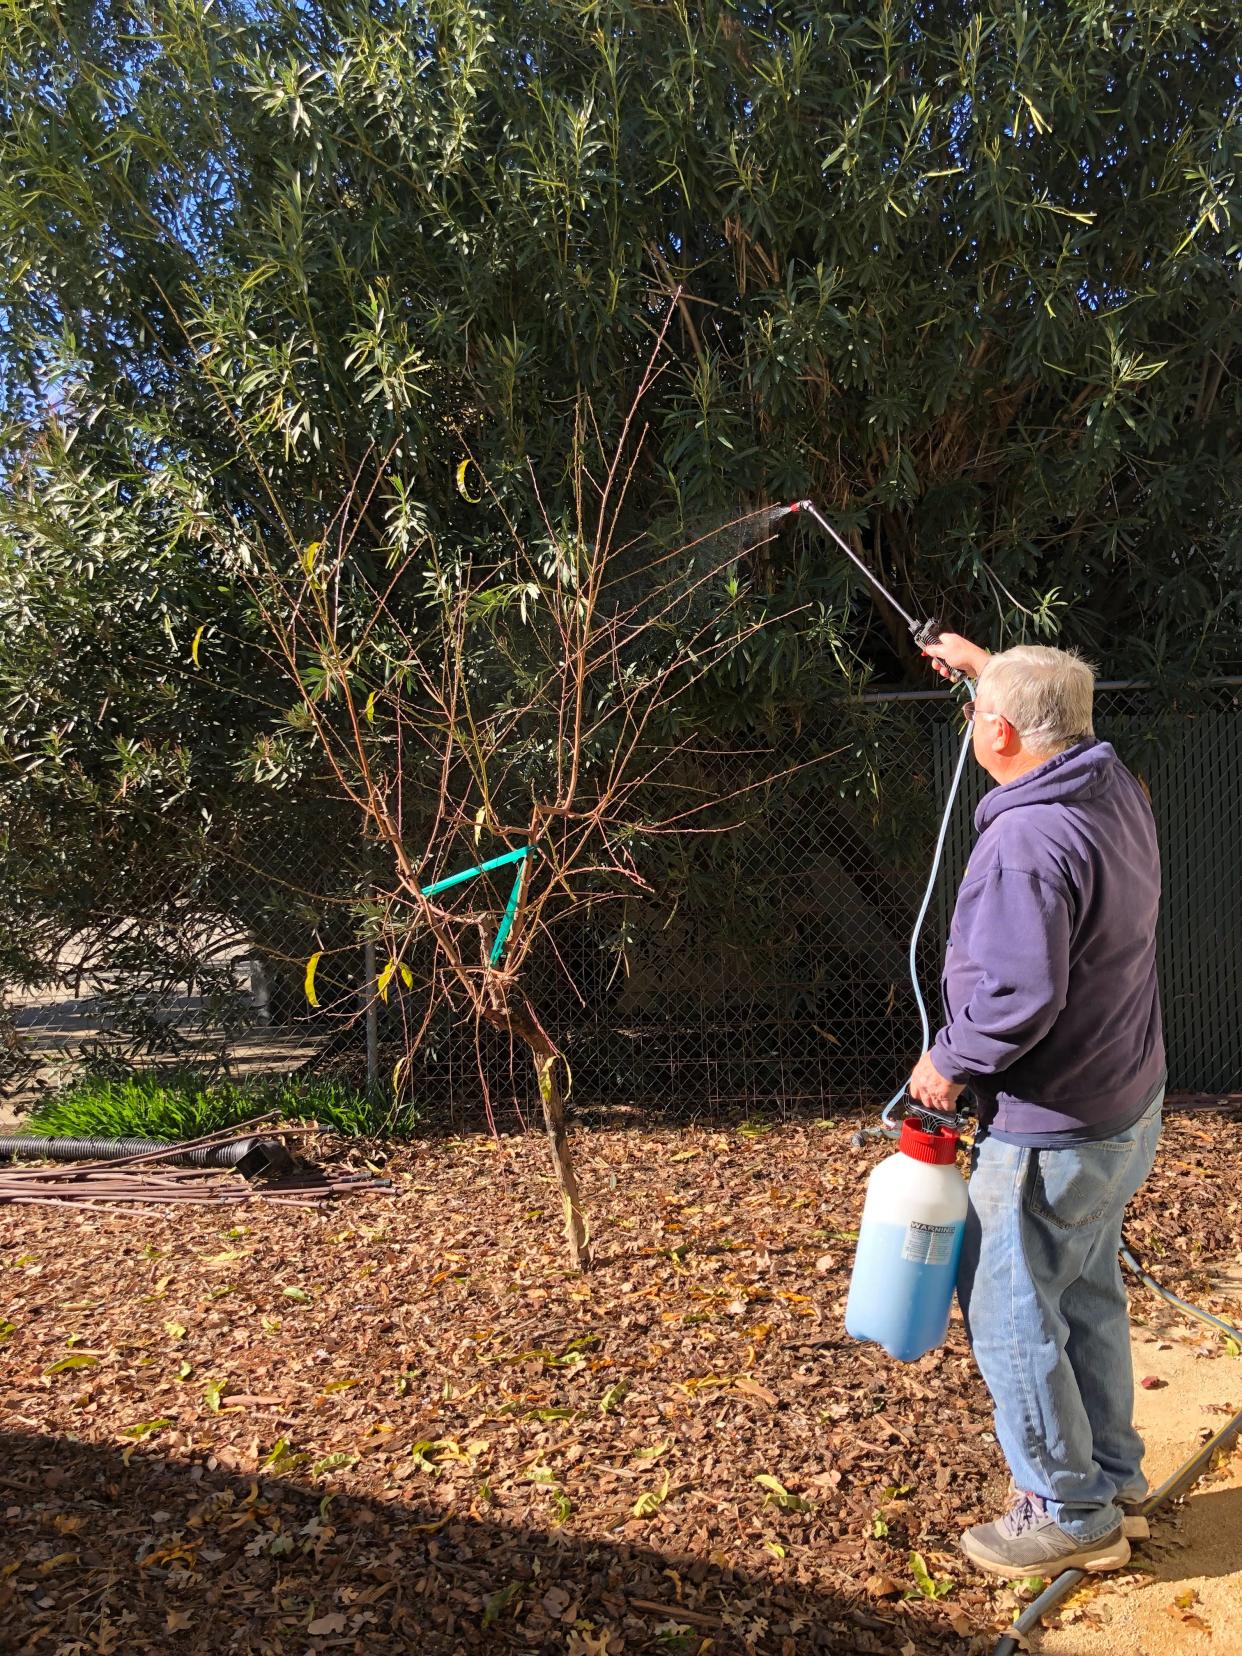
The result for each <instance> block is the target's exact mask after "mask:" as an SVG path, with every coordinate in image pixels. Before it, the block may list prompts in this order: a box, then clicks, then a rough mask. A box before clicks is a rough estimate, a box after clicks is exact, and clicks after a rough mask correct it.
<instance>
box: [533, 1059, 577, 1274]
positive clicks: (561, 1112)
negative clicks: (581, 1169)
mask: <svg viewBox="0 0 1242 1656" xmlns="http://www.w3.org/2000/svg"><path fill="white" fill-rule="evenodd" d="M531 1055H532V1057H533V1058H534V1060H535V1074H536V1076H537V1077H538V1080H539V1099H540V1102H541V1103H542V1105H543V1125H544V1130H545V1132H546V1133H547V1135H548V1144H549V1146H550V1147H551V1150H552V1167H553V1170H554V1171H555V1173H556V1182H557V1184H558V1185H559V1186H560V1191H561V1207H562V1210H563V1212H564V1215H565V1240H566V1242H567V1243H568V1244H569V1258H570V1261H571V1263H572V1264H573V1266H574V1269H575V1270H578V1271H587V1270H590V1268H591V1244H590V1241H589V1240H588V1236H587V1223H586V1216H585V1215H584V1214H583V1211H582V1204H581V1201H580V1200H579V1197H578V1180H577V1177H576V1176H575V1174H574V1164H573V1160H572V1158H571V1157H570V1154H569V1137H568V1135H567V1133H566V1131H565V1096H564V1093H563V1092H562V1091H561V1083H560V1078H559V1076H558V1075H557V1064H558V1063H562V1064H563V1063H564V1061H565V1060H564V1059H563V1058H562V1057H561V1055H560V1053H559V1052H556V1051H554V1050H553V1049H552V1048H551V1047H549V1046H546V1045H545V1044H544V1043H542V1042H539V1043H535V1042H532V1043H531Z"/></svg>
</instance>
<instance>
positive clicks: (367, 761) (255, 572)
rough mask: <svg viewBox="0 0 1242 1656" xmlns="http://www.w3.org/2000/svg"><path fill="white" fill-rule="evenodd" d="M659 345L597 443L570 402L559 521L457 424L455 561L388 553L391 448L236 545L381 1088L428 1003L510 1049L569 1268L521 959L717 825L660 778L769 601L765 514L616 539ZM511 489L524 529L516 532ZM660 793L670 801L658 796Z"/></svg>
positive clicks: (586, 1258)
mask: <svg viewBox="0 0 1242 1656" xmlns="http://www.w3.org/2000/svg"><path fill="white" fill-rule="evenodd" d="M670 314H671V312H670ZM664 326H665V327H667V320H666V321H665V324H664ZM663 344H664V330H663V329H661V330H660V332H659V335H658V337H657V340H656V344H655V348H654V349H653V351H652V353H651V356H650V358H649V360H648V361H647V362H646V365H645V367H644V369H643V371H642V373H641V377H640V379H639V383H638V386H637V389H636V391H635V393H634V396H633V400H632V403H631V404H630V406H629V409H628V413H627V415H626V417H625V419H624V422H623V425H622V427H621V430H620V434H619V438H618V440H617V442H616V443H615V444H614V445H613V446H612V448H611V452H608V453H605V452H603V444H602V440H601V439H600V436H599V432H598V430H597V428H596V425H595V422H594V419H593V417H592V410H591V407H590V405H589V404H587V403H585V402H584V403H582V404H581V405H580V407H579V412H578V419H577V421H576V426H575V432H576V436H575V443H574V452H573V454H572V455H571V456H570V457H569V466H570V473H569V475H570V479H571V482H572V488H571V489H570V490H568V491H564V490H562V494H563V495H565V496H567V498H568V499H569V500H570V501H571V505H570V507H569V508H568V509H566V510H565V512H564V513H563V515H562V516H559V517H555V518H554V516H553V515H552V513H550V512H549V511H547V510H546V509H545V507H544V504H543V501H542V498H541V495H540V489H539V480H538V478H537V477H536V476H535V475H534V473H533V471H529V470H528V473H527V476H526V477H525V479H524V480H523V481H522V485H521V490H520V491H518V490H515V488H514V487H513V486H510V487H508V488H507V490H506V493H505V496H504V497H502V495H501V492H500V491H499V490H498V489H496V488H494V487H493V486H492V485H491V484H490V482H489V480H488V479H486V478H484V477H483V476H482V474H481V472H479V470H478V468H477V467H476V466H475V465H474V463H473V460H472V459H471V457H470V455H469V449H468V445H467V443H466V439H465V437H464V436H463V434H462V433H461V432H460V431H457V432H456V433H455V437H454V441H455V443H456V444H457V445H458V453H459V454H461V455H462V456H463V458H462V459H461V460H460V462H459V463H458V465H457V485H458V488H459V490H460V491H461V493H463V494H464V495H466V497H467V498H468V499H471V500H472V501H474V502H475V503H476V506H477V511H478V513H479V515H480V520H481V521H482V522H484V523H485V524H490V525H492V531H491V532H490V533H489V534H488V535H481V536H480V537H479V540H478V541H476V542H475V543H474V544H473V545H472V547H471V548H470V549H469V550H468V551H463V550H460V549H454V550H452V551H451V552H450V551H449V550H448V549H446V548H445V547H444V546H443V545H440V544H438V543H437V542H436V541H435V540H434V539H433V538H431V537H417V538H411V537H409V536H406V537H405V541H406V542H407V544H404V545H403V544H402V537H401V536H400V534H399V533H398V527H399V523H400V519H401V515H402V511H403V499H402V495H401V490H400V485H399V482H397V481H395V477H396V470H395V467H394V465H393V457H392V456H391V455H389V456H385V457H383V459H382V460H376V461H375V463H374V466H373V468H372V469H373V475H372V476H370V478H369V480H368V481H367V483H366V485H365V486H364V484H363V481H362V479H361V478H360V479H359V481H358V484H357V486H356V487H355V488H354V490H353V491H351V493H350V495H349V497H348V498H347V499H346V500H345V501H344V502H343V503H342V504H341V506H340V507H339V509H338V510H337V512H336V513H335V515H334V517H333V518H332V520H331V522H329V523H328V524H327V525H326V526H325V527H324V529H323V531H322V533H321V535H320V537H319V538H318V539H317V540H315V541H313V542H311V543H310V544H309V545H307V546H301V547H299V546H297V545H296V539H295V537H289V539H290V552H291V555H290V556H289V558H288V560H287V562H285V563H284V564H280V563H278V562H277V561H275V560H274V559H272V558H271V557H270V556H264V555H263V554H261V553H255V552H253V551H252V552H251V555H250V557H249V574H248V577H247V578H248V580H249V581H250V584H251V588H252V591H253V593H254V596H255V600H256V608H257V612H258V614H259V616H260V617H261V619H262V623H263V629H264V630H265V632H266V634H267V637H268V643H269V647H270V649H271V652H272V654H273V656H274V658H275V659H277V660H279V661H280V662H281V663H282V664H283V667H284V668H285V670H286V671H287V673H288V676H289V679H290V681H291V683H292V684H293V685H294V686H295V688H296V691H297V706H296V708H295V712H294V714H293V715H291V717H292V718H293V722H294V723H295V724H297V725H300V727H301V729H302V731H303V733H304V734H305V735H306V736H307V737H309V738H310V739H311V740H312V741H313V743H314V744H315V746H316V747H317V749H318V750H319V751H320V752H321V753H322V755H323V756H324V757H325V758H326V760H327V762H328V764H329V766H330V768H331V771H332V774H333V776H334V777H335V780H336V783H337V785H338V786H339V788H340V789H341V790H342V792H343V793H344V795H345V796H346V798H348V799H349V800H350V801H351V802H352V803H353V805H354V806H355V807H356V809H357V811H358V813H359V817H360V821H361V826H362V829H363V831H364V832H365V833H366V835H367V836H369V837H370V839H372V840H373V841H374V842H375V845H376V849H377V851H378V852H379V853H380V854H381V866H385V867H386V869H387V876H386V881H385V880H381V882H380V884H379V885H378V887H377V890H376V892H375V895H374V899H373V901H372V902H371V903H370V904H369V922H368V924H369V935H370V936H371V938H372V939H373V940H374V941H375V943H376V945H377V949H378V953H379V957H380V958H381V959H382V960H383V962H384V964H383V967H382V969H381V970H380V971H379V973H378V975H377V982H376V985H375V992H376V993H377V994H379V995H381V996H383V997H384V998H385V999H387V998H388V995H389V993H390V990H391V989H392V988H393V987H394V986H396V987H397V988H398V990H400V989H401V988H402V987H404V989H405V990H406V991H407V992H406V993H404V994H401V993H399V994H398V1001H399V1004H400V1006H401V1010H402V1017H403V1021H404V1025H405V1035H404V1041H403V1045H404V1048H405V1051H404V1055H403V1057H402V1058H401V1060H400V1061H399V1062H398V1064H397V1065H396V1068H395V1070H394V1072H393V1080H394V1084H395V1086H396V1087H398V1088H399V1087H400V1086H401V1084H402V1080H403V1076H404V1075H407V1074H408V1070H409V1060H410V1057H411V1056H412V1054H413V1052H414V1051H415V1050H416V1049H417V1047H418V1045H419V1043H420V1041H421V1040H422V1038H423V1036H424V1035H425V1033H426V1031H427V1028H428V1026H429V1023H430V1020H431V1018H432V1015H433V1013H434V1012H435V1010H436V1009H437V1008H438V1007H441V1006H443V1005H444V1004H445V1002H447V1003H448V1004H449V1005H450V1006H451V1007H452V1009H453V1011H454V1014H455V1015H456V1016H457V1017H459V1018H464V1019H468V1020H472V1021H473V1023H474V1024H475V1026H476V1028H481V1027H483V1026H488V1027H490V1028H492V1029H495V1030H498V1031H500V1032H501V1033H502V1034H503V1035H504V1036H505V1037H507V1038H508V1040H509V1042H510V1043H511V1048H512V1049H514V1050H517V1049H520V1048H525V1050H526V1052H527V1053H528V1054H529V1059H530V1063H531V1065H532V1066H533V1071H534V1078H535V1081H536V1083H537V1087H538V1094H539V1099H540V1104H541V1107H542V1114H543V1125H544V1128H545V1131H546V1133H547V1138H548V1143H549V1148H550V1150H551V1154H552V1164H553V1169H554V1172H555V1177H556V1180H557V1184H558V1187H559V1190H560V1195H561V1199H562V1203H563V1209H564V1220H565V1234H566V1238H567V1242H568V1246H569V1254H570V1258H571V1260H572V1262H573V1264H574V1265H575V1266H576V1267H578V1268H580V1269H585V1268H586V1267H587V1266H589V1264H590V1259H591V1245H590V1238H589V1227H588V1224H587V1219H586V1215H585V1212H584V1207H583V1202H582V1197H581V1193H580V1190H579V1185H578V1180H577V1177H576V1175H575V1171H574V1164H573V1158H572V1155H571V1150H570V1144H569V1137H568V1131H567V1120H566V1101H567V1097H568V1094H569V1091H570V1087H571V1085H572V1078H571V1075H570V1072H569V1068H568V1065H567V1063H566V1060H565V1057H564V1054H563V1052H562V1050H561V1047H560V1045H559V1044H558V1041H557V1038H556V1035H555V1033H554V1032H553V1031H551V1030H549V1028H548V1027H547V1023H546V1022H545V1020H544V1019H543V1018H542V1017H541V1015H540V1012H539V1009H538V1008H537V1007H536V1006H535V1005H534V1004H533V1002H532V999H531V997H530V995H529V994H528V993H527V990H526V988H525V976H526V974H525V971H524V968H525V966H526V963H527V962H528V961H529V960H530V958H531V955H532V953H533V952H534V951H536V950H540V949H545V948H546V949H555V948H556V928H557V926H558V925H563V923H564V921H565V919H566V917H567V916H569V915H572V914H575V913H581V911H582V910H583V909H589V908H592V907H594V906H596V905H599V904H602V903H607V902H609V901H615V900H617V899H618V898H621V897H625V896H633V895H634V894H636V893H642V892H644V891H647V890H649V884H648V881H647V879H646V877H645V876H644V873H643V870H642V868H641V866H640V859H639V855H638V850H637V848H639V847H641V845H642V844H643V843H644V842H650V840H651V838H652V837H653V836H657V835H662V834H687V833H695V832H720V831H723V830H722V826H721V825H720V823H719V820H718V817H719V812H718V810H717V812H716V815H715V816H713V817H710V818H708V817H704V815H703V814H702V813H704V812H705V811H708V810H709V809H711V808H713V807H719V806H720V805H721V804H722V803H727V799H726V800H725V801H722V800H721V799H720V798H719V797H718V796H717V795H715V794H713V795H712V796H711V797H708V798H705V799H699V800H697V801H693V802H692V803H690V804H688V805H687V804H686V803H685V801H686V799H687V797H691V796H689V795H687V793H686V792H685V791H684V789H681V790H678V789H670V783H671V782H672V781H673V779H674V778H677V777H679V776H681V777H683V778H684V767H685V765H686V764H687V762H688V756H689V754H690V752H691V750H692V749H693V748H694V746H695V744H696V741H697V740H698V738H697V737H696V734H695V731H694V729H693V728H692V727H689V726H687V722H686V718H685V711H684V710H685V708H686V706H687V702H688V699H692V697H693V692H694V687H695V686H696V685H697V684H699V683H700V682H701V681H703V680H704V679H706V678H707V677H708V676H709V675H711V674H712V673H713V672H714V671H715V670H716V669H717V668H718V667H719V665H720V664H721V663H722V662H723V661H724V659H725V658H726V657H727V656H728V655H729V654H730V653H731V652H733V651H735V650H737V649H739V648H740V647H741V646H743V645H744V644H745V643H746V641H747V640H748V639H750V638H752V637H753V636H754V635H755V634H756V632H758V631H759V630H761V629H763V628H765V627H767V626H770V625H773V624H776V623H778V622H780V621H782V620H784V619H786V617H787V616H788V615H789V614H790V613H793V611H791V610H785V611H784V612H783V613H780V614H777V613H770V612H769V610H768V609H767V607H766V606H765V605H764V604H763V603H762V602H761V601H760V602H756V601H755V600H754V595H753V594H752V593H751V592H750V591H749V587H748V582H747V581H746V579H745V575H744V566H745V560H746V555H747V553H748V552H749V551H750V550H751V549H752V548H753V547H754V546H755V545H756V544H759V543H761V542H762V541H763V539H764V538H765V535H766V533H767V529H768V526H769V524H770V523H771V521H772V520H773V518H774V516H775V515H777V513H776V512H775V511H774V510H773V509H771V508H766V507H765V508H760V509H759V510H757V511H754V512H749V513H747V514H745V515H744V516H743V517H740V518H738V519H736V520H735V521H734V522H733V523H730V524H727V525H725V526H724V527H723V528H719V529H713V530H712V531H711V532H709V533H707V534H704V535H701V536H698V537H696V538H691V539H690V540H688V541H685V542H683V543H681V544H678V545H676V546H670V545H667V544H664V545H660V544H657V543H656V542H655V540H654V538H653V537H652V536H650V535H648V534H647V533H645V532H638V533H635V532H634V531H633V529H632V527H629V526H632V524H633V521H634V516H635V514H634V513H633V512H628V511H627V510H626V492H627V487H628V485H629V482H630V479H631V477H632V475H633V473H634V469H635V465H636V462H637V460H638V457H639V454H640V452H641V450H642V447H643V444H644V440H645V437H646V430H647V428H646V425H645V423H644V421H643V417H642V415H643V405H644V402H645V400H646V399H647V397H648V396H649V393H650V391H651V388H652V386H653V385H654V384H655V383H656V381H657V379H658V378H659V375H660V372H661V366H660V364H661V355H662V351H663ZM523 496H525V501H526V505H527V506H528V507H529V520H530V521H531V522H532V523H533V524H534V525H535V530H534V532H533V533H531V532H529V531H524V530H523V529H522V528H521V527H520V526H519V524H518V522H517V521H516V518H515V511H514V500H515V498H517V499H521V498H522V497H523ZM377 519H378V520H380V521H382V523H383V525H384V532H385V534H386V535H387V537H388V556H387V560H386V567H385V568H384V570H383V575H382V578H379V579H377V578H375V576H374V573H373V572H372V573H371V574H367V573H366V572H364V570H363V568H362V566H361V564H360V561H359V559H358V557H357V555H356V545H357V543H358V542H359V539H360V537H361V539H362V540H363V541H365V540H366V538H367V535H368V533H369V532H372V531H373V530H374V526H375V523H376V521H377ZM480 543H485V544H486V547H487V550H486V551H484V552H482V553H481V552H480V550H479V544H480ZM493 548H494V550H493ZM420 576H421V581H422V585H421V587H420V588H418V590H412V588H414V586H415V584H416V582H417V581H418V580H419V578H420ZM799 607H802V606H799ZM766 780H767V781H770V780H772V778H767V779H766ZM757 785H758V784H754V783H751V784H748V785H746V786H744V787H743V788H742V789H740V790H739V791H741V792H746V791H749V789H750V788H752V787H754V786H757ZM670 796H674V797H677V798H678V801H679V808H678V809H676V810H674V811H673V812H671V813H669V812H668V811H667V807H666V806H663V805H661V804H660V801H661V800H667V799H668V798H669V797H670ZM706 822H711V823H713V824H714V825H713V826H711V827H704V826H702V825H703V824H704V823H706ZM725 826H727V825H725ZM454 876H460V877H458V878H454ZM318 958H319V957H318V955H315V956H313V957H312V959H311V962H310V966H309V970H308V988H309V990H310V993H312V994H313V993H314V988H313V982H314V973H315V969H316V966H317V963H318ZM412 1006H413V1007H417V1008H418V1011H417V1014H416V1015H411V1014H410V1012H409V1010H408V1009H409V1008H410V1007H412ZM482 1075H483V1072H482V1066H481V1065H480V1077H481V1079H482ZM484 1085H486V1084H485V1083H484ZM488 1109H489V1116H490V1101H489V1102H488Z"/></svg>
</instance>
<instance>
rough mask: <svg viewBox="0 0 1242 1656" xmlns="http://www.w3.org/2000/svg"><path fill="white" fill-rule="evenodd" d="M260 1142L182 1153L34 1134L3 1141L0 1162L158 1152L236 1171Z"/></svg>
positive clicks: (161, 1146) (142, 1142)
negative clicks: (42, 1136)
mask: <svg viewBox="0 0 1242 1656" xmlns="http://www.w3.org/2000/svg"><path fill="white" fill-rule="evenodd" d="M259 1142H260V1141H259V1139H257V1138H244V1139H234V1140H233V1141H232V1143H230V1144H207V1145H199V1146H198V1147H197V1148H195V1149H191V1150H183V1149H181V1148H180V1147H179V1146H178V1145H177V1143H176V1142H173V1143H171V1144H165V1143H162V1142H161V1141H160V1140H159V1139H113V1138H39V1137H37V1136H36V1135H35V1134H34V1133H14V1134H11V1135H9V1136H7V1137H0V1161H53V1162H74V1161H120V1160H121V1159H122V1158H123V1157H125V1156H145V1155H146V1154H148V1152H150V1151H152V1150H159V1151H161V1152H162V1155H161V1157H160V1159H161V1161H170V1162H177V1163H179V1164H180V1165H181V1166H183V1167H236V1165H237V1163H238V1162H239V1161H240V1160H241V1159H242V1157H243V1156H244V1155H245V1154H246V1153H247V1151H249V1150H253V1149H254V1147H255V1145H256V1144H258V1143H259Z"/></svg>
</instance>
